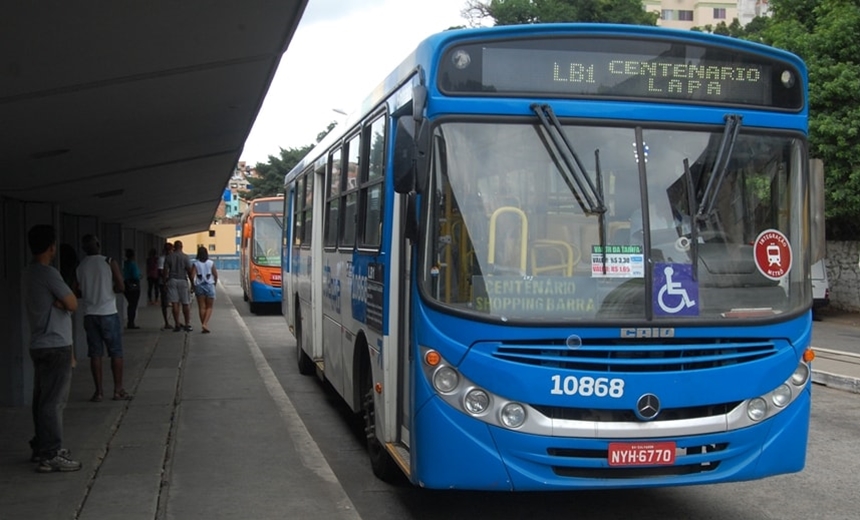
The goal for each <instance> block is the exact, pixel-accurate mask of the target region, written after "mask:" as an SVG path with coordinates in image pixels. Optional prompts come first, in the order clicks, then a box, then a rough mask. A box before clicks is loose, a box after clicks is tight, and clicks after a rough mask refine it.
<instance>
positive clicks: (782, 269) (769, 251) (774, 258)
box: [753, 229, 791, 280]
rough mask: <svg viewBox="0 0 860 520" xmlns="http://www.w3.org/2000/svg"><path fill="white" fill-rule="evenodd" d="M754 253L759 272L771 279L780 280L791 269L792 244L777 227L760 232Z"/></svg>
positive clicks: (754, 246)
mask: <svg viewBox="0 0 860 520" xmlns="http://www.w3.org/2000/svg"><path fill="white" fill-rule="evenodd" d="M753 255H754V256H755V265H756V267H758V270H759V272H760V273H761V274H763V275H765V276H766V277H768V278H770V279H771V280H779V279H780V278H782V277H783V276H785V275H787V274H788V272H789V271H790V270H791V244H789V243H788V239H787V238H785V235H783V234H782V232H781V231H777V230H776V229H768V230H765V231H762V232H761V233H759V236H758V237H757V238H756V239H755V245H753Z"/></svg>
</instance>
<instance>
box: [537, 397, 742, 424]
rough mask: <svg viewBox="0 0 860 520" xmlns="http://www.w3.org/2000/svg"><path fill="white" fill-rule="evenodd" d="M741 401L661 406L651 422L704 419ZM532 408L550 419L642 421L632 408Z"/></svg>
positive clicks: (605, 421) (539, 406)
mask: <svg viewBox="0 0 860 520" xmlns="http://www.w3.org/2000/svg"><path fill="white" fill-rule="evenodd" d="M742 402H743V401H733V402H729V403H719V404H709V405H703V406H687V407H679V408H663V409H661V410H660V415H658V416H657V417H655V418H654V419H653V420H652V421H651V422H660V421H681V420H684V419H704V418H708V417H717V416H720V415H726V414H728V413H729V412H731V411H732V410H734V409H735V408H737V407H738V405H740V404H741V403H742ZM531 406H532V408H534V409H535V410H537V411H538V412H540V413H541V414H543V415H545V416H546V417H548V418H550V419H557V420H562V421H594V422H602V423H612V422H618V423H622V422H623V423H632V422H642V421H641V419H639V418H637V417H636V415H635V414H634V413H633V410H617V409H608V408H569V407H561V406H544V405H539V404H532V405H531Z"/></svg>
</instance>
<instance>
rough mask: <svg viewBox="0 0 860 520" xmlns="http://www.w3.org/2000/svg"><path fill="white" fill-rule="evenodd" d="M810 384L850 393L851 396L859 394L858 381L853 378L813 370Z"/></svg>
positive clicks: (859, 381)
mask: <svg viewBox="0 0 860 520" xmlns="http://www.w3.org/2000/svg"><path fill="white" fill-rule="evenodd" d="M812 382H813V383H818V384H820V385H824V386H828V387H830V388H836V389H837V390H845V391H846V392H851V393H853V394H860V379H857V378H854V377H848V376H841V375H839V374H833V373H830V372H823V371H820V370H813V371H812Z"/></svg>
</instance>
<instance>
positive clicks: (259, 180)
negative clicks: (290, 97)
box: [239, 121, 337, 200]
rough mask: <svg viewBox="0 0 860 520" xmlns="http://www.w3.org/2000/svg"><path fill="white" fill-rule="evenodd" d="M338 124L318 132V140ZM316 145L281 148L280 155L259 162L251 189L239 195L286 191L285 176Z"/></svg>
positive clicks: (332, 123) (246, 196)
mask: <svg viewBox="0 0 860 520" xmlns="http://www.w3.org/2000/svg"><path fill="white" fill-rule="evenodd" d="M335 126H337V123H336V122H334V121H332V122H331V123H329V124H328V127H326V129H325V130H323V131H322V132H320V133H318V134H317V140H316V142H317V143H319V142H320V141H322V140H323V139H324V138H325V136H327V135H328V133H329V132H331V131H332V129H334V127H335ZM313 147H314V145H312V144H309V145H305V146H302V147H301V148H289V149H287V150H284V149H283V148H281V151H280V157H275V156H274V155H270V156H269V162H267V163H257V166H256V167H255V170H256V172H257V177H256V178H253V179H251V182H250V184H251V189H250V190H249V191H240V192H239V196H240V197H242V198H243V199H248V200H251V199H257V198H260V197H271V196H273V195H277V194H278V193H283V191H284V177H285V176H286V175H287V174H288V173H289V172H290V170H292V169H293V167H294V166H295V165H297V164H299V161H301V160H302V158H303V157H304V156H305V155H307V153H308V152H310V151H311V149H312V148H313Z"/></svg>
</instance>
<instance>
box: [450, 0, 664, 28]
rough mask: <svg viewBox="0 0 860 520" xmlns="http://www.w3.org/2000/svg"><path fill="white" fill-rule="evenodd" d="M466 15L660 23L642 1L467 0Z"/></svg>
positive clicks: (513, 21) (498, 20)
mask: <svg viewBox="0 0 860 520" xmlns="http://www.w3.org/2000/svg"><path fill="white" fill-rule="evenodd" d="M463 16H464V17H465V18H467V19H469V21H470V25H472V26H476V25H480V24H481V22H482V21H483V20H486V19H488V18H490V19H492V20H493V21H494V23H495V25H518V24H528V23H554V22H595V23H626V24H635V25H657V18H658V16H659V14H658V13H656V12H648V11H645V9H644V8H643V7H642V2H641V0H468V2H467V4H466V8H465V9H464V10H463Z"/></svg>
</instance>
